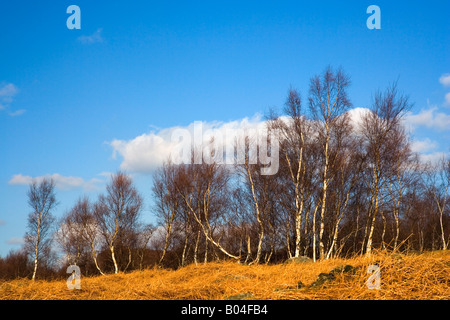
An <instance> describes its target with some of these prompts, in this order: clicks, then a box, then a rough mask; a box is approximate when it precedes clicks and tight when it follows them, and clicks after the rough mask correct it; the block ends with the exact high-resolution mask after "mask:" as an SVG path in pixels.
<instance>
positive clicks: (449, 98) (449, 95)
mask: <svg viewBox="0 0 450 320" xmlns="http://www.w3.org/2000/svg"><path fill="white" fill-rule="evenodd" d="M444 104H445V105H446V106H447V107H450V92H449V93H447V94H446V95H445V102H444Z"/></svg>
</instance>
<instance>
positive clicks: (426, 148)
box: [411, 138, 439, 153]
mask: <svg viewBox="0 0 450 320" xmlns="http://www.w3.org/2000/svg"><path fill="white" fill-rule="evenodd" d="M438 147H439V144H438V143H437V142H436V141H433V140H431V139H430V138H425V139H424V140H413V141H412V142H411V151H413V152H418V153H425V152H430V151H433V150H435V149H437V148H438Z"/></svg>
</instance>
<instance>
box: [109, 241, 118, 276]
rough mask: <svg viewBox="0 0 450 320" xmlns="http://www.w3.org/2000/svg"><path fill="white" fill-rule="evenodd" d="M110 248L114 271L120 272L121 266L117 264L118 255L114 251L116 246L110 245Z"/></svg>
mask: <svg viewBox="0 0 450 320" xmlns="http://www.w3.org/2000/svg"><path fill="white" fill-rule="evenodd" d="M109 250H110V251H111V258H112V261H113V263H114V273H119V266H118V265H117V261H116V255H115V252H114V246H110V247H109Z"/></svg>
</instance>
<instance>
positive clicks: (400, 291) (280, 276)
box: [0, 250, 450, 300]
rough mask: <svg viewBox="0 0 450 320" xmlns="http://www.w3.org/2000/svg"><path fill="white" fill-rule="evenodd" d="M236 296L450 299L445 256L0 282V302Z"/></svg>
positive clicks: (449, 263) (448, 254)
mask: <svg viewBox="0 0 450 320" xmlns="http://www.w3.org/2000/svg"><path fill="white" fill-rule="evenodd" d="M343 264H350V265H352V266H354V267H357V271H356V273H355V274H354V275H338V276H337V277H336V280H335V281H333V282H331V283H329V284H327V285H325V286H324V287H321V288H314V289H313V288H302V289H297V288H296V286H297V283H298V281H299V280H300V281H301V282H302V283H304V284H305V285H310V284H311V283H313V282H314V281H315V279H316V278H317V276H318V275H319V274H320V273H322V272H325V273H328V272H329V271H330V270H331V269H332V268H334V267H336V266H339V265H343ZM372 264H377V265H378V266H379V267H380V268H381V289H380V290H369V289H368V288H367V286H366V280H367V279H368V277H369V275H368V274H367V267H368V266H369V265H372ZM239 293H251V294H253V296H252V297H251V299H258V300H269V299H277V300H281V299H283V300H284V299H334V300H346V299H352V300H354V299H358V300H359V299H370V300H375V299H380V300H383V299H408V300H410V299H420V300H431V299H432V300H439V299H446V300H449V299H450V251H449V250H447V251H445V252H443V251H440V252H432V253H426V254H421V255H402V256H401V258H400V259H399V258H398V257H394V256H392V255H391V254H389V253H386V252H384V253H383V252H378V253H376V254H374V255H373V256H372V257H370V258H367V257H358V258H353V259H347V260H344V259H334V260H327V261H319V262H317V263H303V264H280V265H272V266H267V265H252V266H247V265H240V264H238V263H235V262H221V263H208V264H199V265H190V266H187V267H184V268H181V269H178V270H176V271H171V270H161V269H156V268H155V269H150V270H145V271H136V272H132V273H128V274H116V275H107V276H98V277H91V278H82V279H81V290H68V289H67V286H66V282H65V281H36V282H32V281H30V280H25V279H21V280H14V281H8V282H0V299H20V300H23V299H25V300H29V299H33V300H35V299H37V300H49V299H51V300H55V299H56V300H59V299H64V300H67V299H83V300H88V299H109V300H111V299H113V300H114V299H119V300H121V299H127V300H133V299H158V300H165V299H170V300H185V299H191V300H222V299H225V298H227V297H229V296H232V295H235V294H239Z"/></svg>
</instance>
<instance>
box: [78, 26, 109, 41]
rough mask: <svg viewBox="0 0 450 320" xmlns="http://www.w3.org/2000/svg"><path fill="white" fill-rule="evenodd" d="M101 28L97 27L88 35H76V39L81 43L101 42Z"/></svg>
mask: <svg viewBox="0 0 450 320" xmlns="http://www.w3.org/2000/svg"><path fill="white" fill-rule="evenodd" d="M102 31H103V29H102V28H99V29H97V31H95V32H94V33H93V34H91V35H89V36H80V37H78V41H80V42H81V43H83V44H92V43H100V42H103V41H104V39H103V37H102Z"/></svg>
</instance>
